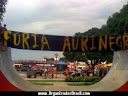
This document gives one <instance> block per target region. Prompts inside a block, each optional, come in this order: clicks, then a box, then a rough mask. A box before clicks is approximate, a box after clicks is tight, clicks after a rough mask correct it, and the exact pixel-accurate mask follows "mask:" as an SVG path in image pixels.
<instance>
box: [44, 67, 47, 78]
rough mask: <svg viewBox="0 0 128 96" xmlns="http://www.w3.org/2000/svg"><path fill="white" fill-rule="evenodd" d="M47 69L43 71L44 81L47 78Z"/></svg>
mask: <svg viewBox="0 0 128 96" xmlns="http://www.w3.org/2000/svg"><path fill="white" fill-rule="evenodd" d="M47 71H48V70H47V68H45V69H44V75H45V79H46V78H47Z"/></svg>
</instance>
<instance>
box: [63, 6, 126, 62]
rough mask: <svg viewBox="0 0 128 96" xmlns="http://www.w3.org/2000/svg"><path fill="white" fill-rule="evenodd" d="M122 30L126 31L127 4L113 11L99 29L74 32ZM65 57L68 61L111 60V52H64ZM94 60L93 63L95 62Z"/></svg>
mask: <svg viewBox="0 0 128 96" xmlns="http://www.w3.org/2000/svg"><path fill="white" fill-rule="evenodd" d="M124 32H128V4H126V5H124V6H123V8H122V9H121V10H120V12H116V13H114V14H113V15H112V16H110V17H109V18H108V20H107V22H106V24H104V25H102V26H101V28H100V29H98V28H92V29H89V30H88V31H85V32H84V33H81V32H78V33H76V34H75V36H76V37H79V36H92V35H93V36H104V35H122V34H124ZM63 54H64V56H65V59H66V60H68V61H72V60H77V61H84V62H86V61H87V60H88V59H89V60H94V61H96V62H98V60H99V59H100V60H102V61H105V60H107V61H109V62H112V59H113V53H111V52H86V53H84V54H82V53H81V52H78V53H77V52H64V53H63ZM96 62H95V63H96Z"/></svg>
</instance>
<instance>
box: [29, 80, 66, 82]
mask: <svg viewBox="0 0 128 96" xmlns="http://www.w3.org/2000/svg"><path fill="white" fill-rule="evenodd" d="M27 81H30V82H65V80H27Z"/></svg>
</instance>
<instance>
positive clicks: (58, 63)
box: [54, 61, 68, 65]
mask: <svg viewBox="0 0 128 96" xmlns="http://www.w3.org/2000/svg"><path fill="white" fill-rule="evenodd" d="M54 64H56V63H54ZM67 64H68V63H66V62H64V61H58V62H57V65H67Z"/></svg>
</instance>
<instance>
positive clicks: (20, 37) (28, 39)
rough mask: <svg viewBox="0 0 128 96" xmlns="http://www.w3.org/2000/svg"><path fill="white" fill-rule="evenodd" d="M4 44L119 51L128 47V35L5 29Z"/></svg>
mask: <svg viewBox="0 0 128 96" xmlns="http://www.w3.org/2000/svg"><path fill="white" fill-rule="evenodd" d="M3 44H4V46H8V47H12V48H18V49H28V50H47V51H66V52H96V51H117V50H125V49H128V35H118V36H99V37H95V36H81V37H71V36H54V35H43V34H32V33H22V32H15V31H5V32H4V41H3Z"/></svg>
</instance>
